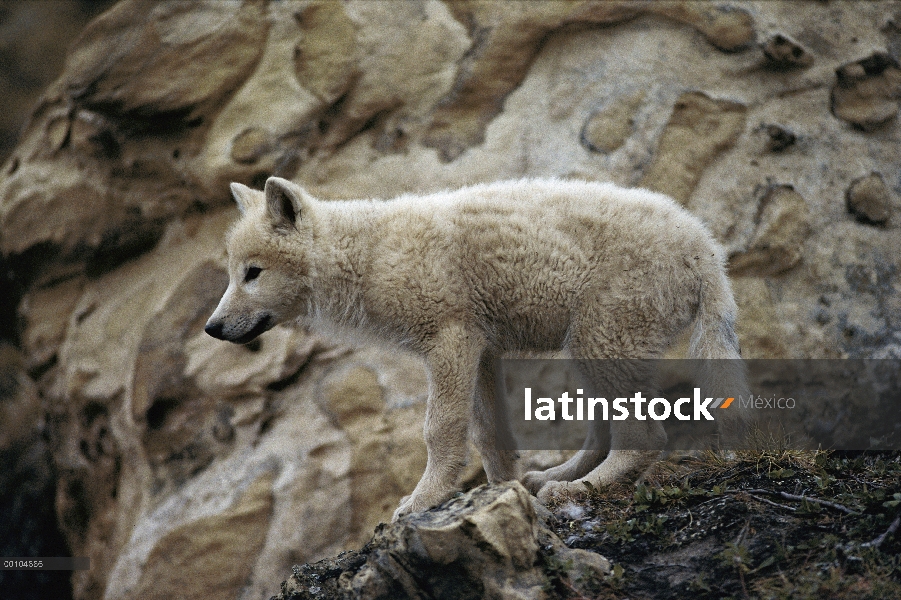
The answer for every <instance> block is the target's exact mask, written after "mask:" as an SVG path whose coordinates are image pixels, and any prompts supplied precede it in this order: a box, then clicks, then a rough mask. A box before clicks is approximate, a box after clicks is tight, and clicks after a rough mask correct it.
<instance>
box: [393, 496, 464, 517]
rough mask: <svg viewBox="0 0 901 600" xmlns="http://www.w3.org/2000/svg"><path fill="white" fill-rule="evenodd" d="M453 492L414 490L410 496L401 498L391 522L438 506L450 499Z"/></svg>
mask: <svg viewBox="0 0 901 600" xmlns="http://www.w3.org/2000/svg"><path fill="white" fill-rule="evenodd" d="M453 494H454V490H444V491H435V492H432V493H428V492H418V491H414V492H413V493H412V494H410V495H409V496H404V497H403V498H401V501H400V505H399V506H398V507H397V510H395V511H394V515H393V516H392V517H391V522H392V523H394V522H396V521H397V520H398V519H400V518H401V517H403V516H405V515H409V514H411V513H417V512H422V511H424V510H428V509H430V508H432V507H433V506H437V505H439V504H441V503H442V502H444V501H445V500H447V499H449V498H450V497H451V496H453Z"/></svg>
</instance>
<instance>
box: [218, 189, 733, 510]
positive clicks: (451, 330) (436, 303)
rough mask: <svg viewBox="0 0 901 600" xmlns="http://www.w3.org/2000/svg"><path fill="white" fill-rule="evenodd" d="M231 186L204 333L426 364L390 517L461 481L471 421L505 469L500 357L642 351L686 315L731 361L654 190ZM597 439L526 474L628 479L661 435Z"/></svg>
mask: <svg viewBox="0 0 901 600" xmlns="http://www.w3.org/2000/svg"><path fill="white" fill-rule="evenodd" d="M231 189H232V193H233V195H234V197H235V200H236V201H237V203H238V206H239V208H240V210H241V213H242V217H241V219H240V221H238V222H237V224H236V225H235V226H234V227H233V228H232V230H231V231H230V233H229V235H228V242H227V247H228V254H229V266H228V270H229V278H230V280H229V285H228V289H227V290H226V291H225V295H224V296H223V297H222V300H221V301H220V303H219V306H218V307H217V308H216V311H215V312H214V313H213V315H212V316H211V317H210V319H209V322H208V323H207V325H206V331H207V333H209V334H210V335H212V336H213V337H216V338H219V339H223V340H228V341H230V342H236V343H246V342H248V341H250V340H252V339H254V338H256V337H257V336H258V335H260V334H261V333H263V332H264V331H266V330H268V329H269V328H271V327H272V326H274V325H276V324H278V323H281V322H283V321H287V320H290V319H294V318H296V317H302V318H304V319H305V320H306V322H307V323H308V324H309V325H310V326H312V327H313V328H316V327H317V326H328V327H331V328H334V327H338V328H339V329H350V330H357V331H364V332H367V333H370V334H374V335H375V336H377V337H378V338H379V339H382V340H384V341H386V342H389V343H394V344H399V345H401V346H403V347H406V348H409V349H411V350H413V351H415V352H417V353H419V354H420V355H421V356H422V357H423V358H424V360H425V363H426V366H427V368H428V370H429V375H430V378H429V397H428V406H427V411H426V420H425V428H424V432H425V442H426V446H427V449H428V461H427V465H426V469H425V473H424V474H423V476H422V479H421V480H420V481H419V484H418V485H417V486H416V489H415V490H413V493H412V494H411V495H410V496H407V497H405V498H404V499H403V500H402V501H401V504H400V506H399V508H398V509H397V511H396V512H395V514H394V518H395V519H397V518H398V517H399V516H401V515H403V514H406V513H408V512H411V511H422V510H425V509H427V508H429V507H431V506H433V505H435V504H438V503H440V502H442V501H444V500H446V499H448V498H449V497H450V496H452V495H453V493H454V492H455V491H457V489H458V488H457V478H458V475H459V474H460V471H461V467H462V465H463V464H464V461H465V460H466V455H467V443H466V441H467V435H468V434H469V432H470V431H471V432H472V434H473V437H474V441H475V443H476V446H477V448H478V450H479V452H480V453H481V456H482V461H483V464H484V467H485V471H486V474H487V476H488V480H489V481H491V482H499V481H504V480H510V479H513V478H515V468H514V462H513V458H514V457H513V456H512V455H511V453H509V452H504V451H500V450H498V444H496V443H495V439H496V435H497V431H496V428H495V405H494V380H495V373H494V369H495V363H496V359H497V357H499V356H500V355H502V354H503V353H505V352H509V351H514V352H515V351H523V350H537V351H547V350H559V349H561V348H563V349H565V350H567V351H568V352H569V353H570V354H571V355H573V356H575V357H578V358H586V359H605V358H656V357H660V356H661V355H662V353H663V352H664V351H665V349H666V348H667V346H668V345H669V344H670V343H671V342H672V341H673V339H674V338H675V337H677V336H678V334H679V333H680V332H681V331H683V330H685V329H686V328H687V327H688V326H689V325H691V324H692V323H694V324H695V326H694V330H693V335H692V339H691V348H690V356H691V357H692V358H738V357H739V349H738V343H737V340H736V337H735V334H734V332H733V326H734V322H735V314H736V307H735V302H734V300H733V298H732V291H731V289H730V286H729V281H728V280H727V278H726V275H725V272H724V267H723V265H724V258H723V252H722V250H721V249H720V248H719V246H718V245H717V244H716V242H714V240H713V238H712V237H711V235H710V233H709V232H708V231H707V229H706V228H705V227H704V226H703V225H702V224H701V223H700V222H699V221H698V219H696V218H695V217H693V216H692V215H690V214H689V213H688V212H686V211H685V210H683V209H681V208H680V207H679V206H677V205H676V204H675V203H674V202H673V201H672V200H670V199H669V198H667V197H666V196H662V195H660V194H656V193H652V192H649V191H645V190H635V189H623V188H619V187H616V186H614V185H612V184H603V183H587V182H579V181H564V180H555V179H547V180H529V179H524V180H519V181H506V182H500V183H493V184H487V185H476V186H473V187H467V188H463V189H460V190H457V191H447V192H440V193H436V194H430V195H427V196H412V195H409V196H402V197H400V198H397V199H394V200H389V201H377V200H353V201H345V202H325V201H319V200H316V199H315V198H313V197H312V196H310V194H309V193H307V192H306V191H305V190H304V189H303V188H301V187H299V186H298V185H296V184H294V183H292V182H290V181H286V180H284V179H280V178H278V177H270V178H269V180H268V181H266V185H265V191H263V192H259V191H254V190H252V189H250V188H248V187H246V186H244V185H241V184H239V183H233V184H232V186H231ZM727 384H728V382H727ZM724 412H729V413H733V412H737V411H724ZM610 440H611V441H610V443H611V448H612V450H611V451H610V452H609V454H607V456H606V458H605V459H604V460H603V462H601V459H602V458H603V454H604V453H603V452H602V451H600V450H598V449H597V448H593V447H592V446H591V445H590V444H589V445H586V450H583V451H580V452H579V453H578V454H576V456H574V457H573V458H572V459H571V460H569V461H567V462H566V463H564V464H563V465H561V466H558V467H555V468H553V469H549V470H548V471H544V472H532V473H528V474H526V477H525V480H524V481H525V483H526V485H527V486H528V487H530V488H531V489H532V491H535V492H538V491H540V493H539V498H546V497H547V496H549V495H552V494H556V493H558V492H560V491H563V490H584V486H583V485H582V482H583V481H588V482H591V483H592V484H594V485H596V486H600V485H604V484H608V483H611V482H613V481H621V480H628V479H630V478H632V479H634V478H637V477H638V476H640V474H641V472H642V471H643V470H644V469H645V468H646V467H647V466H648V465H649V464H650V463H651V462H653V460H654V459H655V458H656V457H657V456H658V455H659V451H660V449H661V448H663V446H664V444H665V442H666V434H665V433H664V432H663V429H662V427H661V425H660V424H659V423H658V422H657V421H652V420H648V421H636V420H627V421H613V422H612V425H611V438H610ZM636 448H637V450H636ZM580 477H581V478H582V479H578V478H580ZM572 480H576V481H573V482H572V483H569V482H570V481H572Z"/></svg>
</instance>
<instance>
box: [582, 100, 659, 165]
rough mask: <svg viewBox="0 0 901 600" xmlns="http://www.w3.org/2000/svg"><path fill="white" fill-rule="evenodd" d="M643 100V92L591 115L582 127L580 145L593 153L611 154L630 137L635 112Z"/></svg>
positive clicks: (614, 102) (615, 101) (612, 103)
mask: <svg viewBox="0 0 901 600" xmlns="http://www.w3.org/2000/svg"><path fill="white" fill-rule="evenodd" d="M644 98H645V93H644V92H636V93H635V94H632V95H631V96H628V97H625V98H617V99H616V100H614V101H613V102H611V103H610V104H609V105H608V106H605V107H603V108H601V109H600V110H598V111H597V112H594V113H592V114H591V115H590V116H589V117H588V120H586V121H585V125H584V126H583V127H582V134H581V140H582V144H583V145H584V146H585V147H586V148H588V149H589V150H593V151H594V152H613V151H614V150H616V149H617V148H619V147H620V146H622V145H623V143H624V142H625V141H626V138H628V137H629V136H630V135H632V131H633V130H634V127H635V121H634V116H635V111H637V110H638V107H639V106H641V103H642V101H644Z"/></svg>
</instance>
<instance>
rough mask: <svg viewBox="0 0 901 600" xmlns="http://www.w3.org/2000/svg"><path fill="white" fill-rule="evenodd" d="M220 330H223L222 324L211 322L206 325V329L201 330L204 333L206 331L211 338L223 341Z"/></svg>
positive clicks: (223, 337)
mask: <svg viewBox="0 0 901 600" xmlns="http://www.w3.org/2000/svg"><path fill="white" fill-rule="evenodd" d="M222 329H223V327H222V323H213V322H210V323H207V324H206V327H204V328H203V330H204V331H206V332H207V333H208V334H209V335H211V336H213V337H214V338H216V339H217V340H224V339H225V336H224V334H223V333H222Z"/></svg>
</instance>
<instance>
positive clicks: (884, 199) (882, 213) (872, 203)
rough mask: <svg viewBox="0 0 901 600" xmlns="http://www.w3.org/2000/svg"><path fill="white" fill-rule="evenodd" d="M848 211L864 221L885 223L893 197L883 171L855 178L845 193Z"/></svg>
mask: <svg viewBox="0 0 901 600" xmlns="http://www.w3.org/2000/svg"><path fill="white" fill-rule="evenodd" d="M845 200H846V201H847V204H848V212H850V213H851V214H852V215H854V217H855V218H856V219H857V220H858V221H860V222H862V223H869V224H871V225H885V222H886V221H888V220H889V216H890V215H891V209H892V204H891V202H892V198H891V194H890V192H889V190H888V187H887V186H886V185H885V180H884V179H883V178H882V174H881V173H876V172H873V173H870V174H869V175H867V176H866V177H861V178H859V179H855V180H854V181H852V182H851V186H850V187H848V191H847V193H846V194H845Z"/></svg>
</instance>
